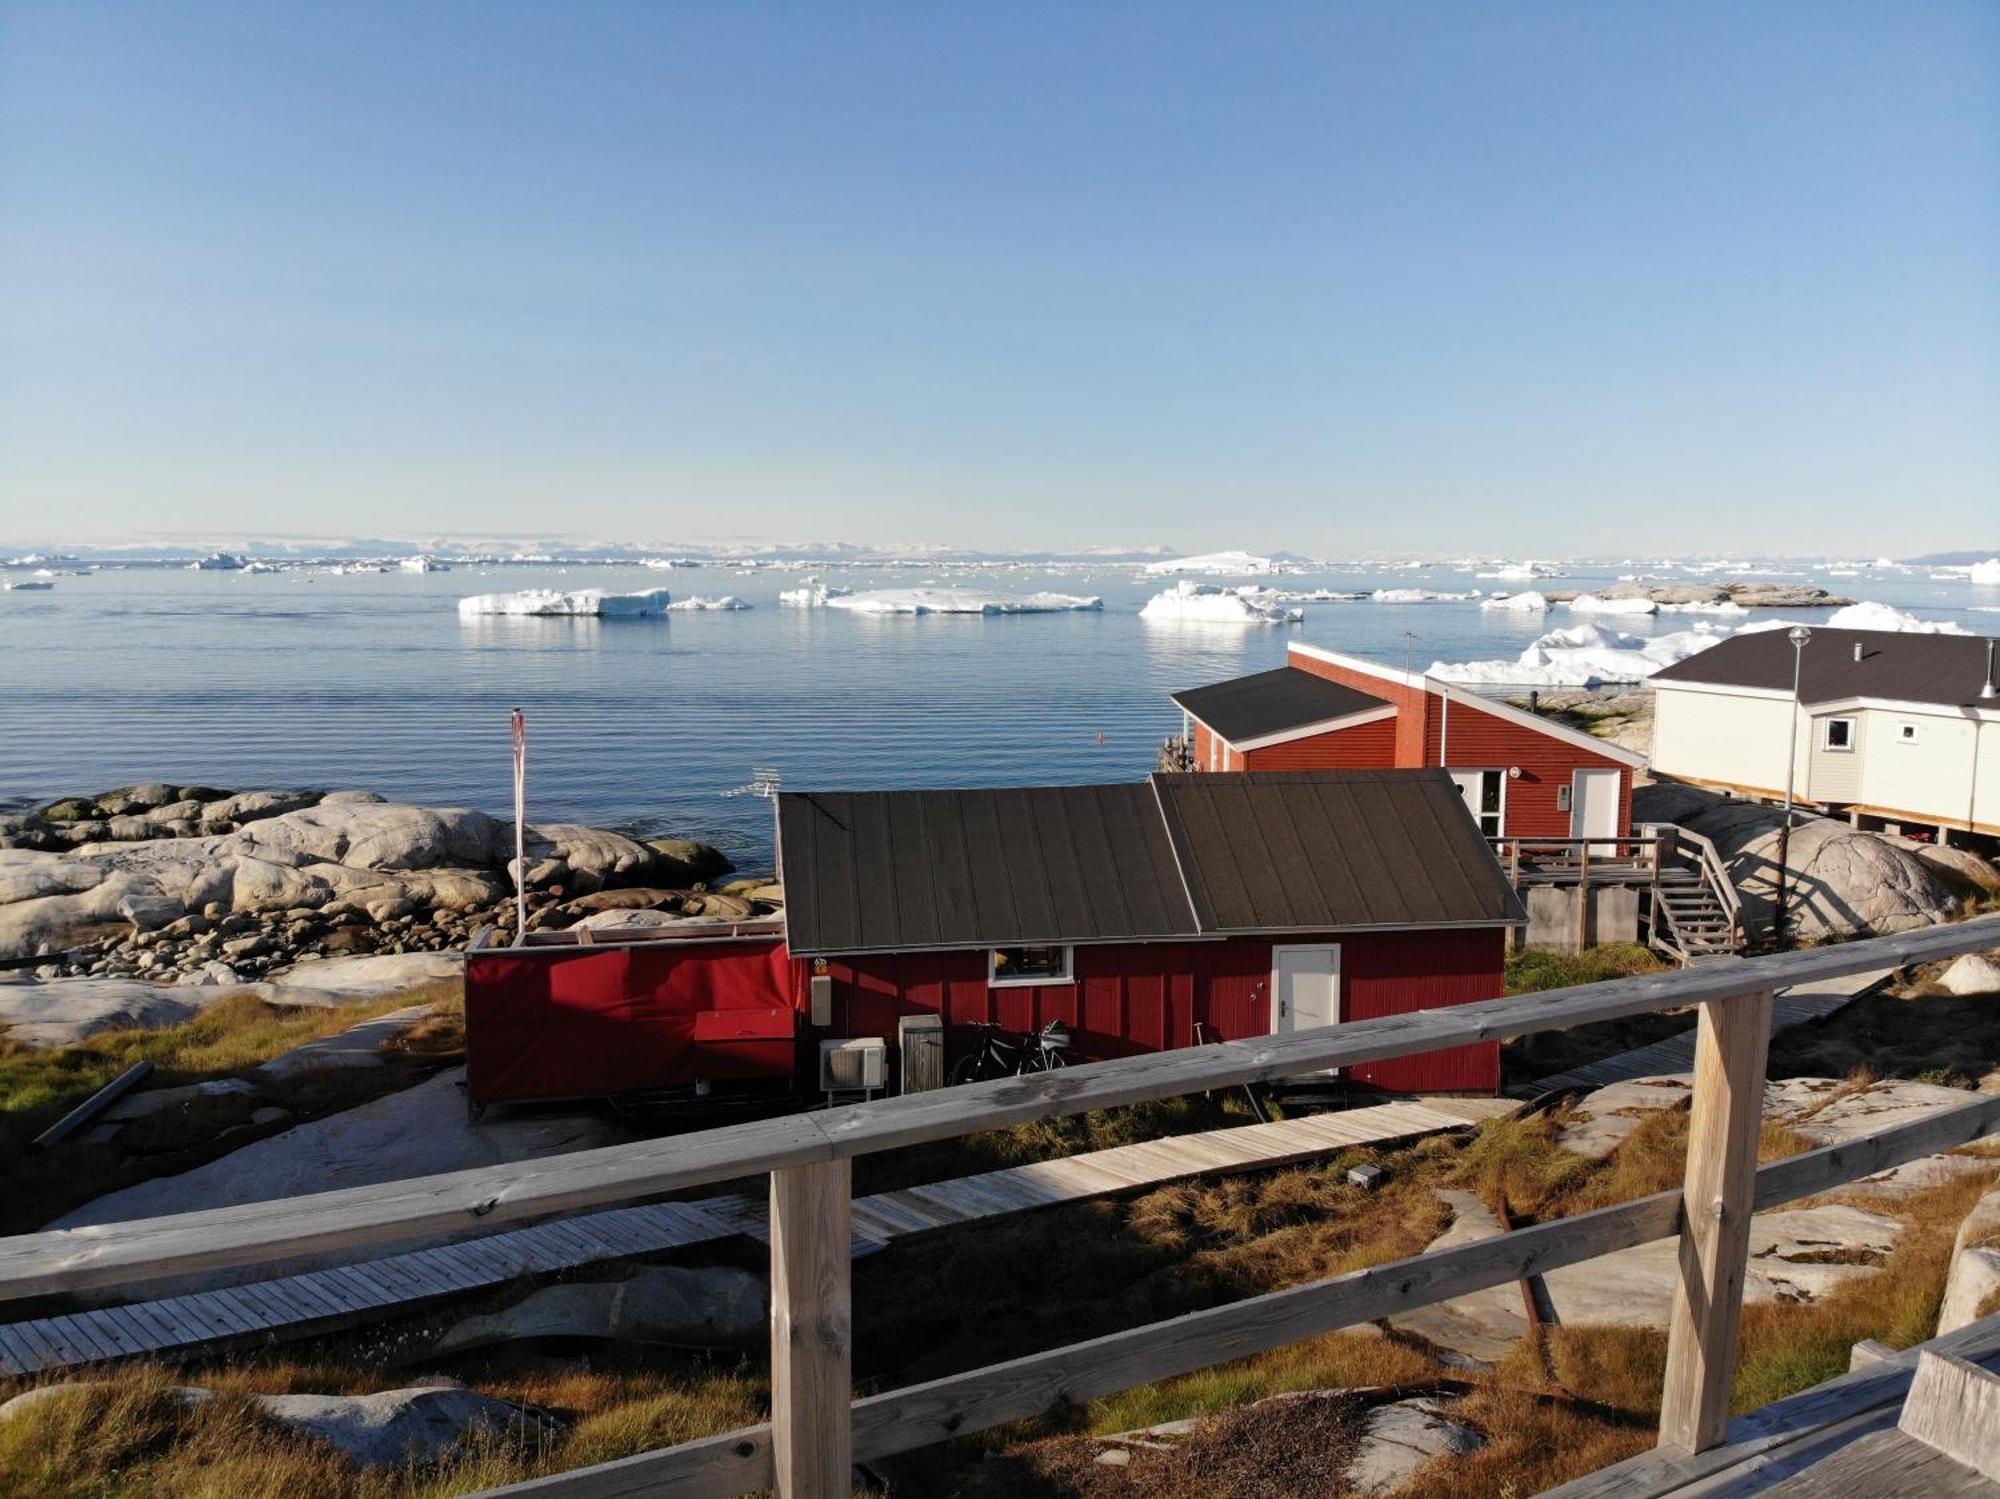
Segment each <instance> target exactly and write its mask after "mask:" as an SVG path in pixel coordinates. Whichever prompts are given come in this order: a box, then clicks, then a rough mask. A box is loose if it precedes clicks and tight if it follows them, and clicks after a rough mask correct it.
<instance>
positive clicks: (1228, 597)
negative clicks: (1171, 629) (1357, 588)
mask: <svg viewBox="0 0 2000 1499" xmlns="http://www.w3.org/2000/svg"><path fill="white" fill-rule="evenodd" d="M1276 596H1277V595H1276V593H1275V591H1274V590H1272V589H1268V588H1223V587H1220V586H1219V585H1217V584H1214V583H1195V582H1191V581H1189V580H1188V579H1185V578H1183V579H1182V580H1181V581H1180V582H1178V583H1176V584H1175V585H1174V586H1173V587H1172V588H1169V589H1167V590H1166V591H1165V592H1163V593H1156V594H1154V595H1153V596H1152V597H1151V598H1150V599H1148V600H1146V607H1145V608H1143V609H1141V610H1140V611H1139V617H1140V618H1141V619H1155V620H1176V621H1184V622H1191V623H1197V624H1221V625H1290V624H1297V623H1298V622H1299V621H1300V620H1302V619H1304V618H1305V617H1306V612H1305V610H1303V609H1288V608H1285V607H1284V606H1282V605H1280V604H1277V603H1274V602H1272V599H1274V598H1275V597H1276Z"/></svg>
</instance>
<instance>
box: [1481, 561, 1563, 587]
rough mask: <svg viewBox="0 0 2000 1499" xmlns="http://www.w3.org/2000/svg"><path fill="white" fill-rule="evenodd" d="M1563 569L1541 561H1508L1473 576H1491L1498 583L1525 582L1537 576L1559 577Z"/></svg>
mask: <svg viewBox="0 0 2000 1499" xmlns="http://www.w3.org/2000/svg"><path fill="white" fill-rule="evenodd" d="M1562 575H1563V570H1562V569H1561V568H1559V567H1550V566H1549V565H1548V564H1547V563H1543V562H1508V563H1505V564H1503V565H1501V566H1500V567H1496V568H1494V569H1493V570H1492V571H1491V572H1484V573H1474V574H1473V576H1474V577H1475V578H1491V579H1493V580H1494V581H1495V582H1499V583H1508V582H1512V583H1527V582H1532V581H1534V580H1535V579H1537V578H1560V577H1561V576H1562Z"/></svg>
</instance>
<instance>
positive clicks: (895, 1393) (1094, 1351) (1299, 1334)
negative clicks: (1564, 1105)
mask: <svg viewBox="0 0 2000 1499" xmlns="http://www.w3.org/2000/svg"><path fill="white" fill-rule="evenodd" d="M1996 1131H2000V1097H1993V1096H1988V1097H1978V1098H1974V1099H1972V1100H1971V1101H1970V1102H1968V1103H1966V1104H1964V1105H1962V1106H1960V1107H1958V1108H1955V1109H1951V1110H1948V1111H1946V1112H1944V1113H1941V1114H1935V1115H1932V1116H1930V1117H1929V1118H1925V1119H1920V1120H1917V1121H1915V1122H1913V1123H1910V1124H1903V1125H1898V1126H1896V1127H1894V1128H1892V1129H1887V1130H1883V1131H1881V1132H1880V1133H1878V1134H1875V1135H1870V1136H1867V1137H1865V1138H1863V1139H1857V1140H1852V1141H1848V1142H1846V1143H1845V1144H1842V1145H1835V1146H1829V1147H1826V1148H1825V1149H1822V1150H1815V1151H1810V1152H1808V1153H1807V1154H1805V1155H1800V1156H1794V1157H1792V1158H1791V1159H1789V1160H1785V1161H1779V1162H1776V1163H1774V1164H1772V1165H1769V1166H1765V1167H1763V1168H1761V1169H1760V1170H1759V1171H1758V1172H1757V1173H1756V1177H1755V1193H1754V1195H1755V1201H1756V1205H1757V1206H1758V1207H1759V1208H1760V1209H1761V1208H1768V1207H1777V1206H1780V1205H1782V1204H1784V1203H1787V1202H1796V1201H1798V1200H1799V1199H1800V1198H1804V1197H1811V1196H1814V1195H1816V1194H1817V1193H1820V1192H1825V1191H1828V1190H1830V1189H1832V1188H1834V1187H1838V1186H1840V1185H1842V1184H1844V1183H1846V1182H1851V1181H1855V1180H1858V1179H1860V1178H1862V1177H1865V1176H1872V1175H1874V1174H1875V1173H1876V1172H1878V1171H1885V1170H1887V1169H1889V1168H1890V1167H1892V1166H1898V1165H1901V1164H1903V1163H1904V1162H1906V1161H1913V1160H1917V1159H1919V1158H1920V1157H1922V1156H1926V1155H1931V1154H1933V1153H1935V1152H1937V1151H1940V1150H1949V1149H1951V1148H1952V1147H1953V1146H1956V1145H1965V1144H1969V1143H1971V1142H1972V1141H1974V1140H1978V1139H1982V1138H1984V1137H1986V1136H1988V1135H1991V1134H1993V1133H1995V1132H1996ZM1681 1208H1682V1194H1681V1193H1680V1192H1678V1191H1669V1192H1659V1193H1655V1194H1654V1195H1652V1196H1650V1197H1642V1198H1638V1199H1636V1200H1635V1201H1632V1202H1627V1203H1620V1204H1617V1205H1615V1206H1613V1207H1608V1208H1599V1209H1596V1210H1595V1211H1592V1212H1588V1213H1580V1214H1578V1215H1576V1216H1575V1217H1572V1218H1557V1219H1554V1220H1552V1221H1550V1222H1548V1223H1542V1224H1536V1225H1534V1226H1533V1227H1531V1228H1524V1229H1516V1230H1515V1231H1514V1232H1512V1233H1507V1234H1500V1235H1496V1236H1495V1237H1493V1238H1488V1239H1480V1240H1475V1241H1474V1242H1472V1243H1468V1244H1461V1245H1457V1246H1455V1247H1453V1248H1450V1249H1440V1250H1431V1251H1429V1252H1428V1253H1425V1254H1420V1255H1415V1256H1412V1257H1410V1258H1408V1259H1403V1260H1396V1261H1394V1262H1392V1263H1389V1264H1385V1265H1377V1266H1374V1267H1372V1268H1370V1269H1366V1270H1357V1271H1351V1272H1349V1273H1348V1274H1346V1275H1338V1276H1334V1277H1332V1278H1330V1279H1327V1280H1321V1281H1315V1282H1312V1283H1311V1284H1308V1285H1303V1286H1294V1287H1291V1288H1289V1289H1287V1290H1283V1291H1273V1292H1268V1293H1266V1294H1264V1295H1261V1296H1252V1297H1248V1298H1246V1299H1244V1300H1242V1301H1234V1302H1229V1303H1227V1304H1225V1305H1223V1306H1219V1307H1211V1308H1209V1309H1207V1310H1205V1311H1199V1312H1190V1313H1186V1314H1184V1315H1182V1316H1179V1317H1174V1318H1170V1319H1168V1320H1166V1321H1164V1322H1154V1323H1149V1324H1146V1325H1145V1326H1142V1327H1135V1328H1129V1329H1127V1330H1125V1331H1122V1332H1115V1333H1108V1334H1105V1335H1104V1336H1102V1337H1097V1338H1092V1339H1089V1340H1088V1341H1086V1342H1082V1343H1073V1344H1070V1345H1068V1346H1067V1347H1062V1348H1055V1349H1050V1350H1047V1351H1046V1352H1041V1353H1031V1354H1028V1355H1026V1356H1024V1357H1021V1358H1016V1359H1010V1360H1008V1361H1007V1362H1005V1363H1001V1364H992V1365H988V1366H987V1367H985V1368H981V1369H970V1370H967V1371H965V1372H964V1373H960V1374H948V1375H945V1376H944V1377H942V1378H940V1379H934V1380H930V1381H927V1382H925V1383H923V1384H918V1385H910V1386H907V1387H906V1388H903V1389H900V1390H890V1391H888V1392H886V1393H884V1394H880V1395H871V1396H868V1397H866V1398H864V1399H862V1400H857V1401H856V1402H855V1403H854V1408H853V1444H854V1446H853V1454H854V1456H855V1457H858V1458H862V1459H868V1458H877V1457H885V1456H888V1455H890V1454H892V1453H896V1452H902V1451H907V1450H909V1449H910V1448H913V1447H921V1446H927V1445H929V1444H931V1443H933V1442H941V1441H945V1440H947V1439H948V1438H951V1437H954V1436H965V1435H969V1434H971V1433H973V1432H977V1431H984V1430H987V1429H990V1428H991V1427H994V1426H1000V1425H1004V1424H1006V1423H1007V1422H1010V1421H1018V1420H1023V1419H1026V1418H1028V1417H1032V1416H1036V1415H1039V1414H1042V1413H1044V1412H1046V1411H1047V1410H1049V1409H1050V1408H1051V1407H1053V1406H1055V1405H1057V1404H1074V1403H1076V1402H1078V1401H1082V1400H1090V1399H1096V1398H1098V1397H1099V1396H1103V1395H1108V1394H1113V1393H1116V1392H1117V1391H1119V1390H1122V1389H1130V1388H1131V1387H1132V1386H1134V1385H1139V1384H1149V1383H1151V1382H1153V1381H1154V1380H1159V1379H1169V1378H1173V1377H1174V1376H1176V1375H1180V1374H1187V1373H1191V1372H1193V1371H1195V1370H1197V1369H1202V1368H1206V1367H1209V1366H1210V1365H1213V1364H1217V1363H1223V1362H1226V1361H1228V1360H1231V1359H1238V1358H1245V1357H1248V1356H1249V1355H1251V1354H1254V1353H1259V1352H1263V1351H1266V1350H1268V1349H1271V1348H1277V1347H1282V1346H1284V1345H1285V1344H1287V1343H1293V1342H1298V1341H1300V1340H1301V1339H1304V1338H1309V1337H1317V1336H1319V1335H1321V1334H1323V1333H1329V1332H1337V1331H1339V1330H1340V1329H1341V1328H1343V1327H1353V1326H1358V1325H1360V1324H1362V1323H1365V1322H1371V1321H1374V1320H1376V1319H1377V1318H1380V1317H1386V1316H1392V1315H1394V1314H1395V1313H1397V1312H1399V1311H1407V1310H1408V1309H1410V1308H1411V1307H1413V1306H1423V1305H1427V1304H1430V1303H1432V1302H1436V1301H1444V1300H1449V1299H1451V1298H1453V1297H1457V1296H1465V1295H1469V1294H1471V1293H1472V1292H1474V1291H1481V1290H1485V1289H1487V1288H1488V1287H1491V1286H1497V1285H1504V1284H1506V1283H1507V1282H1509V1281H1512V1280H1518V1279H1521V1278H1522V1277H1524V1276H1529V1275H1540V1274H1544V1273H1546V1272H1548V1271H1550V1270H1556V1269H1561V1268H1562V1267H1564V1266H1566V1265H1576V1264H1582V1263H1584V1262H1586V1261H1588V1260H1591V1259H1595V1258H1597V1257H1598V1256H1600V1255H1604V1254H1610V1253H1612V1252H1614V1251H1616V1250H1620V1249H1629V1248H1632V1247H1634V1246H1636V1245H1639V1244H1648V1243H1653V1242H1655V1241H1657V1240H1660V1239H1665V1238H1671V1237H1672V1236H1673V1235H1675V1234H1676V1233H1679V1232H1680V1231H1681V1224H1682V1211H1681ZM773 1476H774V1475H773V1468H772V1457H771V1427H770V1424H769V1423H760V1424H759V1425H756V1426H750V1427H744V1428H742V1429H741V1430H738V1431H732V1432H726V1433H723V1434H722V1435H720V1436H715V1437H706V1438H703V1439H701V1440H699V1441H695V1442H688V1443H684V1444H682V1445H681V1446H678V1447H668V1448H662V1449H660V1450H659V1451H656V1452H649V1453H643V1454H640V1455H639V1456H636V1457H628V1458H621V1459H619V1460H618V1461H616V1462H610V1463H603V1464H599V1465H597V1466H595V1467H591V1468H579V1469H575V1470H573V1471H571V1472H568V1473H557V1474H553V1475H551V1476H549V1477H546V1478H538V1479H530V1480H528V1481H527V1482H524V1483H518V1484H510V1485H508V1486H506V1487H503V1488H499V1489H493V1490H489V1491H487V1493H486V1494H484V1495H481V1496H479V1499H501V1496H508V1499H512V1496H517V1495H543V1496H549V1495H562V1496H564V1499H610V1496H613V1495H618V1496H625V1495H630V1496H639V1495H657V1494H674V1495H685V1496H688V1499H710V1496H713V1499H722V1496H726V1495H733V1494H737V1493H740V1492H742V1491H743V1490H745V1489H752V1488H759V1487H763V1486H766V1485H768V1484H770V1483H771V1482H772V1481H773Z"/></svg>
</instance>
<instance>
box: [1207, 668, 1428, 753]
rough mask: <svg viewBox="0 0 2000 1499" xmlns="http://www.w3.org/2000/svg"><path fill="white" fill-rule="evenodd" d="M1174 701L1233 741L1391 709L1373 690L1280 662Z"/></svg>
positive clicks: (1214, 684)
mask: <svg viewBox="0 0 2000 1499" xmlns="http://www.w3.org/2000/svg"><path fill="white" fill-rule="evenodd" d="M1172 696H1173V700H1174V701H1175V702H1176V703H1178V704H1179V705H1180V706H1181V707H1183V708H1185V709H1186V710H1187V711H1188V712H1189V713H1190V714H1192V715H1193V716H1194V717H1195V718H1196V719H1198V720H1200V721H1201V722H1202V723H1205V724H1207V725H1208V727H1209V728H1211V729H1212V730H1214V731H1215V732H1216V733H1217V734H1220V735H1221V736H1222V737H1223V738H1224V739H1226V740H1228V741H1229V742H1230V743H1231V744H1240V743H1242V742H1243V741H1245V740H1249V739H1261V738H1263V737H1264V736H1265V735H1267V734H1283V733H1287V732H1289V731H1291V730H1293V729H1304V728H1310V727H1313V726H1315V725H1319V724H1325V725H1327V726H1328V727H1329V728H1331V727H1332V726H1333V725H1334V724H1335V722H1336V721H1338V720H1340V719H1346V718H1352V717H1354V716H1355V715H1356V714H1361V713H1370V714H1373V713H1379V712H1381V711H1382V710H1384V709H1387V710H1388V711H1389V712H1391V713H1393V712H1394V711H1395V708H1394V706H1393V705H1392V704H1390V703H1389V702H1387V701H1385V700H1384V699H1382V698H1379V697H1376V696H1375V695H1374V694H1373V693H1370V692H1363V691H1361V690H1360V689H1359V688H1355V687H1348V686H1344V685H1343V684H1341V683H1339V682H1335V681H1331V680H1329V679H1328V678H1326V677H1322V676H1317V675H1315V674H1314V673H1312V672H1309V671H1302V670H1300V669H1299V668H1298V667H1296V666H1280V667H1277V668H1275V669H1274V670H1271V671H1260V672H1253V673H1252V674H1251V675H1249V676H1247V677H1232V678H1231V679H1230V680H1229V681H1227V682H1211V683H1210V684H1209V685H1208V686H1206V687H1190V688H1187V689H1185V690H1183V691H1181V692H1176V693H1174V694H1172Z"/></svg>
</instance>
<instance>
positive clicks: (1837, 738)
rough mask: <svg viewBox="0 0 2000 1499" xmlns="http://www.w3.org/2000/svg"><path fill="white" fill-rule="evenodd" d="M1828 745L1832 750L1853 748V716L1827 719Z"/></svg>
mask: <svg viewBox="0 0 2000 1499" xmlns="http://www.w3.org/2000/svg"><path fill="white" fill-rule="evenodd" d="M1826 747H1827V748H1828V749H1830V750H1851V749H1853V748H1854V720H1853V719H1851V718H1829V719H1828V720H1827V721H1826Z"/></svg>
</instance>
